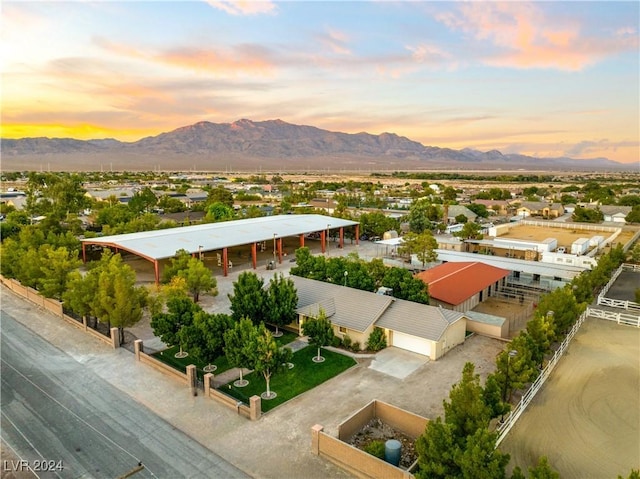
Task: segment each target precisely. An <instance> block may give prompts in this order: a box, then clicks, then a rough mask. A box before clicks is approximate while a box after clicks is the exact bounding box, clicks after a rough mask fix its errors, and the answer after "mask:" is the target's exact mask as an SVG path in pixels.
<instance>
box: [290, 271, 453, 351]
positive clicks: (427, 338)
mask: <svg viewBox="0 0 640 479" xmlns="http://www.w3.org/2000/svg"><path fill="white" fill-rule="evenodd" d="M290 278H291V280H292V281H293V282H294V284H295V287H296V290H297V292H298V309H297V312H298V315H299V317H298V321H297V323H296V324H295V325H293V326H295V327H298V328H299V329H300V330H301V329H302V325H303V324H304V321H305V320H306V319H307V318H310V317H317V316H318V314H319V313H320V311H321V310H322V311H324V313H325V314H326V316H327V317H328V319H329V320H331V322H332V324H333V327H334V333H335V334H336V336H338V337H340V338H344V337H345V336H346V335H348V336H349V337H350V338H351V340H352V341H353V342H358V343H359V344H360V346H361V347H364V346H365V344H366V342H367V340H368V338H369V335H370V334H371V332H372V331H373V329H374V328H375V327H380V328H383V329H384V331H385V335H386V338H387V344H388V345H389V346H395V347H398V348H402V349H406V350H409V351H413V352H416V353H419V354H423V355H425V356H429V357H430V358H431V359H433V360H436V359H438V358H440V357H442V355H444V354H445V353H446V352H447V351H449V350H450V349H451V348H453V347H455V346H457V345H458V344H461V343H463V342H464V338H465V331H466V319H465V317H464V315H463V314H461V313H458V312H455V311H450V310H446V309H444V308H438V307H435V306H429V305H425V304H419V303H413V302H411V301H405V300H402V299H396V298H393V297H391V296H387V295H382V294H376V293H371V292H369V291H361V290H358V289H354V288H349V287H345V286H341V285H337V284H332V283H325V282H322V281H316V280H312V279H307V278H301V277H298V276H291V277H290Z"/></svg>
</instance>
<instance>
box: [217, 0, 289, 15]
mask: <svg viewBox="0 0 640 479" xmlns="http://www.w3.org/2000/svg"><path fill="white" fill-rule="evenodd" d="M206 2H207V3H208V4H209V5H211V6H212V7H214V8H217V9H219V10H222V11H224V12H227V13H228V14H230V15H261V14H267V13H268V14H273V13H275V11H276V5H275V3H273V2H271V1H269V0H206Z"/></svg>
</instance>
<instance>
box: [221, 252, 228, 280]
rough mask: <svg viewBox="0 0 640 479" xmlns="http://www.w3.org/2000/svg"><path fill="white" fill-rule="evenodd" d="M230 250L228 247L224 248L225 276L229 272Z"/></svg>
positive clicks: (223, 270)
mask: <svg viewBox="0 0 640 479" xmlns="http://www.w3.org/2000/svg"><path fill="white" fill-rule="evenodd" d="M228 253H229V251H228V249H227V248H222V273H223V275H224V276H227V275H228V274H229V254H228Z"/></svg>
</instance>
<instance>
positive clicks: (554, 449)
mask: <svg viewBox="0 0 640 479" xmlns="http://www.w3.org/2000/svg"><path fill="white" fill-rule="evenodd" d="M639 357H640V329H638V328H633V327H629V326H619V325H617V324H616V323H614V322H612V321H603V320H598V319H593V318H589V319H587V320H586V321H585V323H584V324H583V325H582V327H581V329H580V331H579V332H578V334H577V335H576V336H575V338H574V340H573V342H572V343H571V345H570V347H569V349H568V351H567V353H566V357H564V358H563V359H562V360H561V361H560V363H559V364H558V366H557V368H556V369H555V371H554V373H553V374H552V375H551V377H550V378H549V380H548V381H547V383H546V384H545V386H544V387H543V388H542V390H541V391H540V392H539V393H538V395H537V396H536V397H535V399H534V400H533V402H532V403H531V405H530V406H529V408H528V410H527V411H526V412H525V413H524V414H523V415H522V417H521V418H520V420H519V421H518V423H517V424H516V425H515V427H514V428H513V430H512V431H511V432H510V433H509V435H508V436H507V437H506V439H505V440H504V442H503V443H502V445H501V446H500V449H501V450H502V451H503V452H507V453H509V454H511V465H510V466H511V467H514V466H516V465H518V466H520V467H521V468H522V469H523V470H526V469H527V467H529V466H532V465H535V463H536V462H537V460H538V457H539V456H542V455H546V456H547V458H548V459H549V463H550V464H551V465H552V466H553V467H554V468H555V469H556V470H557V471H558V472H559V473H560V476H561V477H562V478H563V479H572V478H576V479H578V478H579V479H588V478H594V479H599V478H614V477H617V476H618V475H622V476H623V477H627V476H628V475H629V471H630V470H631V468H637V467H638V465H639V464H640V407H639V406H640V361H639V360H638V359H639Z"/></svg>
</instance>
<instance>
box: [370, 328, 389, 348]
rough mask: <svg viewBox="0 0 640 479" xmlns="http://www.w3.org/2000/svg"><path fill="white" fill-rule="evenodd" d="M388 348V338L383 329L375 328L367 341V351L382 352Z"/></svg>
mask: <svg viewBox="0 0 640 479" xmlns="http://www.w3.org/2000/svg"><path fill="white" fill-rule="evenodd" d="M386 347H387V338H386V337H385V335H384V330H383V329H382V328H373V331H371V334H370V335H369V339H368V340H367V349H368V350H369V351H380V350H381V349H384V348H386Z"/></svg>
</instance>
